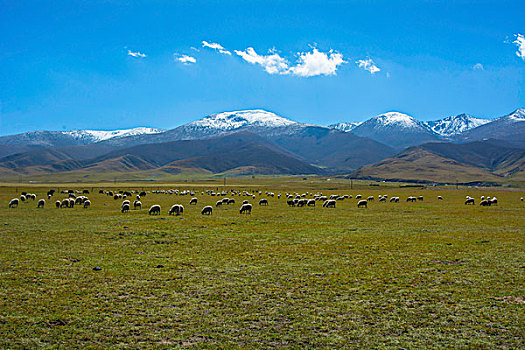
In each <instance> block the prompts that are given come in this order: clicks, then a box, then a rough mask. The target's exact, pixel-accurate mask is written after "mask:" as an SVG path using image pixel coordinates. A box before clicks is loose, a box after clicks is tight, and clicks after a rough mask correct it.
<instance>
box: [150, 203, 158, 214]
mask: <svg viewBox="0 0 525 350" xmlns="http://www.w3.org/2000/svg"><path fill="white" fill-rule="evenodd" d="M148 214H149V215H160V205H158V204H153V205H152V206H151V207H150V208H149V210H148Z"/></svg>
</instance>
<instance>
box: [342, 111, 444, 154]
mask: <svg viewBox="0 0 525 350" xmlns="http://www.w3.org/2000/svg"><path fill="white" fill-rule="evenodd" d="M352 133H354V134H356V135H359V136H363V137H370V138H372V139H374V140H376V141H379V142H382V143H385V144H387V145H389V146H392V147H394V148H404V147H408V146H413V145H418V144H421V143H424V142H429V141H436V140H438V139H439V135H437V134H436V133H435V132H434V131H432V130H431V129H430V128H429V127H428V126H427V125H426V124H425V123H423V122H420V121H419V120H417V119H415V118H413V117H411V116H409V115H406V114H403V113H399V112H388V113H384V114H381V115H378V116H376V117H373V118H370V119H368V120H367V121H365V122H363V123H362V124H361V125H359V126H357V127H356V128H354V130H352Z"/></svg>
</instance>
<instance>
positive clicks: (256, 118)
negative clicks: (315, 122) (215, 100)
mask: <svg viewBox="0 0 525 350" xmlns="http://www.w3.org/2000/svg"><path fill="white" fill-rule="evenodd" d="M294 124H299V123H297V122H294V121H292V120H290V119H286V118H283V117H280V116H278V115H277V114H275V113H272V112H268V111H265V110H262V109H254V110H244V111H233V112H223V113H217V114H212V115H209V116H207V117H204V118H203V119H200V120H197V121H194V122H191V123H189V124H188V125H189V126H193V127H203V128H210V129H220V130H235V129H238V128H240V127H243V126H247V125H249V126H260V127H282V126H289V125H294Z"/></svg>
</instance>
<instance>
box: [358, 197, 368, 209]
mask: <svg viewBox="0 0 525 350" xmlns="http://www.w3.org/2000/svg"><path fill="white" fill-rule="evenodd" d="M357 207H358V208H360V207H365V208H368V201H367V200H366V199H362V200H360V201H359V202H357Z"/></svg>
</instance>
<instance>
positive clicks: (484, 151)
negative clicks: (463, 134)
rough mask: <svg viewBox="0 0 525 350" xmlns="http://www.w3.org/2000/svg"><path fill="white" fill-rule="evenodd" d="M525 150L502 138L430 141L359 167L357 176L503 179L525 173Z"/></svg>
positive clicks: (409, 178)
mask: <svg viewBox="0 0 525 350" xmlns="http://www.w3.org/2000/svg"><path fill="white" fill-rule="evenodd" d="M524 171H525V150H522V149H517V148H511V147H509V146H508V145H507V144H505V143H501V142H500V141H499V140H489V141H482V142H473V143H468V144H454V143H445V142H443V143H427V144H423V145H420V146H415V147H410V148H408V149H406V150H405V151H403V152H401V153H399V154H397V155H396V156H394V157H392V158H387V159H384V160H382V161H380V162H377V163H375V164H369V165H366V166H364V167H362V168H361V169H359V170H357V171H355V172H354V173H352V174H351V176H353V177H356V178H375V179H389V180H424V181H437V182H452V183H453V182H472V181H496V182H497V181H502V180H503V179H505V178H507V179H508V178H512V177H517V176H520V177H522V176H523V174H524Z"/></svg>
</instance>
